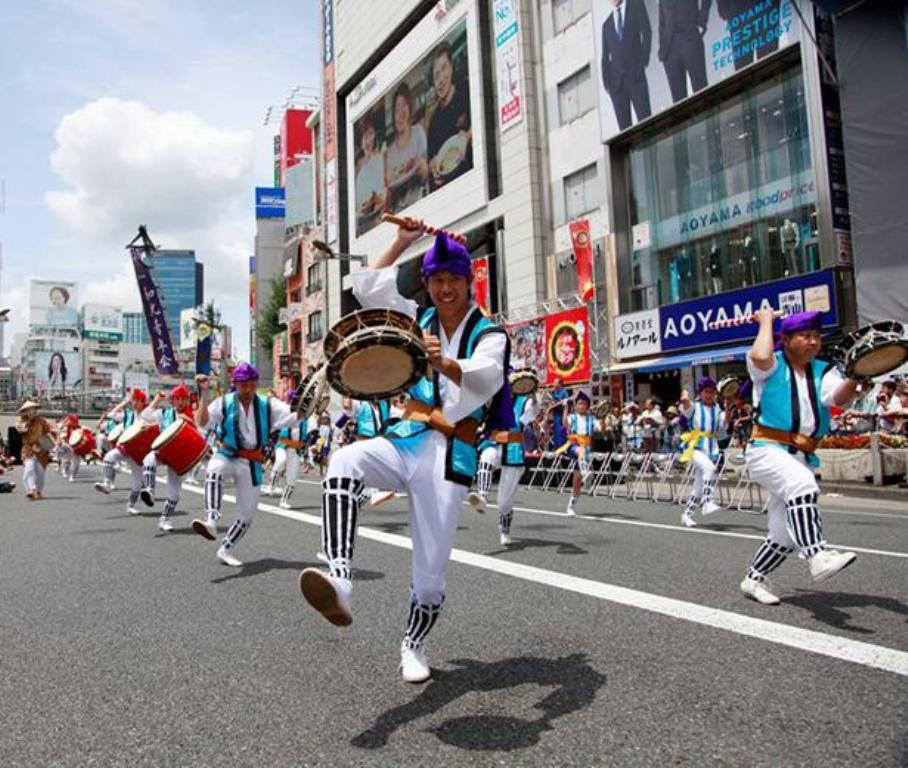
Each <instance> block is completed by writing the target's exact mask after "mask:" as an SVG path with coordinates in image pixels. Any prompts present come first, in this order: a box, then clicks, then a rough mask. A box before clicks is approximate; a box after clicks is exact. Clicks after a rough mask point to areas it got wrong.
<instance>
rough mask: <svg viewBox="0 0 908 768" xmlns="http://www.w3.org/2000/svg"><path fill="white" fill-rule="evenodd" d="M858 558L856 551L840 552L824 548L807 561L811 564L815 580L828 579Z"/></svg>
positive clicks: (811, 573)
mask: <svg viewBox="0 0 908 768" xmlns="http://www.w3.org/2000/svg"><path fill="white" fill-rule="evenodd" d="M856 559H857V555H856V554H855V553H854V552H839V551H837V550H835V549H824V550H823V551H822V552H817V553H816V554H815V555H814V556H813V557H811V558H810V559H809V560H808V561H807V562H808V564H809V565H810V575H811V576H813V580H814V581H826V579H828V578H830V577H832V576H835V575H836V574H837V573H838V572H839V571H841V570H842V569H843V568H847V567H848V566H849V565H851V564H852V563H853V562H854V561H855V560H856Z"/></svg>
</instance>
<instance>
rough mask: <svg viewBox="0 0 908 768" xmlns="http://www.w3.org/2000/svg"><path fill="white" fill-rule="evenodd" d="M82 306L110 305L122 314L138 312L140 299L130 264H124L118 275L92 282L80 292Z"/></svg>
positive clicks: (134, 274)
mask: <svg viewBox="0 0 908 768" xmlns="http://www.w3.org/2000/svg"><path fill="white" fill-rule="evenodd" d="M81 301H82V303H84V304H110V305H113V306H117V307H121V308H122V310H123V311H124V312H139V311H141V309H142V299H141V297H140V296H139V288H138V285H137V284H136V273H135V271H134V270H133V268H132V264H131V263H130V262H125V263H124V264H123V266H122V267H121V269H120V271H119V273H117V274H114V275H111V276H110V277H108V278H106V279H104V280H93V281H91V282H90V283H88V284H87V285H86V286H85V288H84V290H83V291H82V296H81Z"/></svg>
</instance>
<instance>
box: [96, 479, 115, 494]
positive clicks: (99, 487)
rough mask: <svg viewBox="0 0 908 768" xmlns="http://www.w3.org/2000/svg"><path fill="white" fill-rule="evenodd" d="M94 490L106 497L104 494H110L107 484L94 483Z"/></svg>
mask: <svg viewBox="0 0 908 768" xmlns="http://www.w3.org/2000/svg"><path fill="white" fill-rule="evenodd" d="M95 490H96V491H99V492H100V493H103V494H105V495H106V494H108V493H110V490H111V489H110V486H109V485H108V484H107V483H105V482H98V483H95Z"/></svg>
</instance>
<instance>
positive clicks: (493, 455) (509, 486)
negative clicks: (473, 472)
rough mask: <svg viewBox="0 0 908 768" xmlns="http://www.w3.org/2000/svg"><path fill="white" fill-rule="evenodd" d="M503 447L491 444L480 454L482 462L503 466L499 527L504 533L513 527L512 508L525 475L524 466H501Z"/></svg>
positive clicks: (499, 482) (497, 466)
mask: <svg viewBox="0 0 908 768" xmlns="http://www.w3.org/2000/svg"><path fill="white" fill-rule="evenodd" d="M501 455H502V447H501V446H500V445H490V446H489V447H488V448H486V449H485V450H484V451H483V452H482V453H481V454H480V456H479V463H480V464H490V465H491V467H492V469H498V468H499V467H500V468H501V474H500V475H499V477H498V527H499V529H500V530H501V531H502V533H508V532H510V529H511V510H512V509H513V508H514V494H515V493H517V488H518V486H519V485H520V478H521V477H523V471H524V468H523V467H508V466H504V467H502V466H501Z"/></svg>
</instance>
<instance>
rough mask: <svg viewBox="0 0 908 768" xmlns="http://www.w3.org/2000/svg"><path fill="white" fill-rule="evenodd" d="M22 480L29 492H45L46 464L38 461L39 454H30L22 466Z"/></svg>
mask: <svg viewBox="0 0 908 768" xmlns="http://www.w3.org/2000/svg"><path fill="white" fill-rule="evenodd" d="M22 482H23V483H25V490H26V491H28V492H30V493H31V492H33V491H38V493H43V492H44V465H43V464H42V463H41V462H40V461H38V457H37V456H29V457H28V458H27V459H26V460H25V465H24V466H23V468H22Z"/></svg>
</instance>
